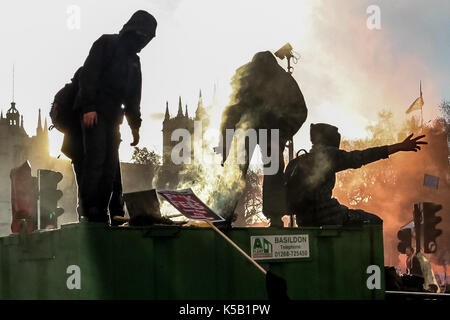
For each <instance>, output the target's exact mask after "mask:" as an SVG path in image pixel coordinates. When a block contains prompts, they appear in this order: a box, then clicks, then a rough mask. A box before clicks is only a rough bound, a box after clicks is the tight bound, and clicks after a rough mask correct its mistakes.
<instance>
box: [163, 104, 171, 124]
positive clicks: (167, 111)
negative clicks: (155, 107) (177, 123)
mask: <svg viewBox="0 0 450 320" xmlns="http://www.w3.org/2000/svg"><path fill="white" fill-rule="evenodd" d="M169 119H170V113H169V101H166V114H165V115H164V120H169Z"/></svg>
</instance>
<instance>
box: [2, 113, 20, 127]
mask: <svg viewBox="0 0 450 320" xmlns="http://www.w3.org/2000/svg"><path fill="white" fill-rule="evenodd" d="M2 118H3V114H2ZM20 126H21V127H22V128H23V115H22V116H20Z"/></svg>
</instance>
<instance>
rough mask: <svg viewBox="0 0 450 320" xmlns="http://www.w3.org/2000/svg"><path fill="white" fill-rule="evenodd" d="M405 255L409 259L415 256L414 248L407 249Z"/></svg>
mask: <svg viewBox="0 0 450 320" xmlns="http://www.w3.org/2000/svg"><path fill="white" fill-rule="evenodd" d="M405 254H406V255H407V256H408V257H410V256H411V255H413V254H414V248H413V247H411V246H410V247H406V249H405Z"/></svg>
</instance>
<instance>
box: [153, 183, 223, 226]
mask: <svg viewBox="0 0 450 320" xmlns="http://www.w3.org/2000/svg"><path fill="white" fill-rule="evenodd" d="M157 192H158V193H159V194H160V195H161V196H162V197H164V199H166V200H167V201H168V202H169V203H170V204H171V205H173V206H174V207H175V208H176V209H177V210H178V211H180V212H181V213H182V214H183V215H184V216H185V217H186V218H188V219H192V220H201V221H209V222H220V221H225V219H224V218H222V217H221V216H220V215H218V214H217V213H215V212H214V211H212V210H211V208H209V207H208V206H207V205H206V204H204V203H203V202H202V201H201V200H200V199H199V198H198V197H197V196H196V195H195V194H194V192H193V191H192V190H191V189H184V190H178V191H172V190H158V191H157Z"/></svg>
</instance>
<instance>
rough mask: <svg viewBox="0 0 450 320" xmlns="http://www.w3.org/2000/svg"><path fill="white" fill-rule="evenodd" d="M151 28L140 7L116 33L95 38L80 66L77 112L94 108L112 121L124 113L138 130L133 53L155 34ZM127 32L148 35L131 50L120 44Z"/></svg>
mask: <svg viewBox="0 0 450 320" xmlns="http://www.w3.org/2000/svg"><path fill="white" fill-rule="evenodd" d="M155 30H156V20H155V18H154V17H153V16H152V15H150V14H149V13H148V12H146V11H142V10H140V11H137V12H136V13H135V14H133V16H132V17H131V18H130V20H129V21H128V22H127V23H126V24H125V25H124V26H123V28H122V30H121V31H120V32H119V34H104V35H102V36H101V37H100V38H99V39H97V40H96V41H95V42H94V44H93V45H92V48H91V50H90V52H89V55H88V57H87V59H86V61H85V62H84V65H83V67H82V70H81V74H80V78H79V91H78V94H77V97H76V99H75V105H74V108H75V109H76V110H79V112H80V113H81V114H84V113H87V112H92V111H96V112H97V113H98V114H100V116H102V117H104V118H105V119H106V120H107V121H108V122H109V123H112V124H118V123H120V122H121V121H122V117H123V115H124V114H125V116H126V118H127V120H128V124H129V125H130V127H131V128H132V129H139V128H140V126H141V122H142V119H141V112H140V102H141V89H142V75H141V65H140V60H139V56H138V55H137V52H139V51H140V49H142V48H143V47H145V45H146V44H147V43H148V41H150V39H151V38H152V37H153V36H154V35H155ZM130 31H138V32H140V33H141V34H143V35H145V36H146V37H148V41H145V42H143V43H140V44H139V49H138V50H136V51H134V52H133V51H130V50H127V48H126V46H124V45H123V35H124V34H126V33H127V32H130ZM122 105H123V106H124V109H122V107H121V106H122Z"/></svg>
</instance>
